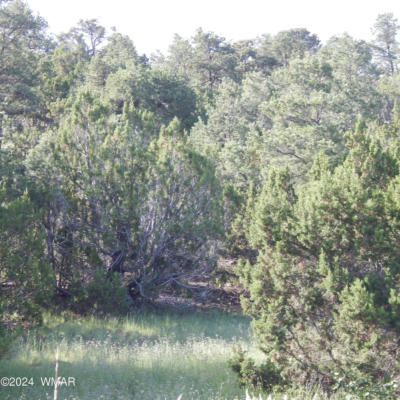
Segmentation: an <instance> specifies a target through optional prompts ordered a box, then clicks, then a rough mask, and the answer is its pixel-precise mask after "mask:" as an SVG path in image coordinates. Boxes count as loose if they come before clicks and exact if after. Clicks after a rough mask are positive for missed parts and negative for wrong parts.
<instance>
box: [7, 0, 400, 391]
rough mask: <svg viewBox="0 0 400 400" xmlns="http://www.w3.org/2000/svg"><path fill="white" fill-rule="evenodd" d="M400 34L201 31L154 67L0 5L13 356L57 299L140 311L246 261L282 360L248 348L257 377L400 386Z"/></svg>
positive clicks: (273, 352) (249, 300)
mask: <svg viewBox="0 0 400 400" xmlns="http://www.w3.org/2000/svg"><path fill="white" fill-rule="evenodd" d="M398 30H399V25H398V23H397V20H396V19H395V17H394V16H393V15H392V14H382V15H379V16H378V18H377V20H376V23H375V25H374V27H373V31H374V35H375V36H374V41H373V42H372V43H367V42H365V41H360V40H356V39H354V38H352V37H350V36H349V35H347V34H344V35H341V36H335V37H333V38H331V39H330V40H329V41H327V43H325V44H322V43H321V42H320V41H319V39H318V37H317V36H316V35H315V34H312V33H311V32H309V31H307V30H306V29H292V30H287V31H283V32H280V33H278V34H276V35H274V36H272V35H263V36H261V37H258V38H255V39H254V40H246V41H239V42H229V41H227V40H226V39H225V38H223V37H221V36H218V35H216V34H214V33H212V32H204V31H203V30H201V29H198V30H197V31H196V32H195V34H194V36H193V37H192V38H190V39H184V38H182V37H180V36H178V35H176V36H175V38H174V41H173V43H172V44H171V46H170V48H169V51H168V53H167V54H166V55H163V54H154V55H152V56H151V58H150V59H149V58H147V57H146V56H145V55H139V54H138V53H137V51H136V49H135V46H134V44H133V43H132V41H131V40H130V38H128V37H126V36H124V35H121V34H120V33H118V32H116V31H113V32H111V34H108V33H107V32H106V30H105V28H103V27H102V26H101V25H99V23H98V21H96V20H81V21H80V22H79V23H78V25H77V26H76V27H73V28H72V29H71V30H70V31H69V32H66V33H64V34H61V35H59V36H58V37H56V38H54V37H52V36H51V35H49V34H48V32H47V30H46V22H45V21H44V20H43V19H42V18H41V17H39V16H35V15H34V14H33V13H32V11H31V10H30V9H29V7H28V5H27V4H26V3H24V2H23V1H21V0H0V56H1V57H0V284H1V288H0V309H1V311H2V320H1V322H2V323H1V326H0V338H1V340H0V352H1V351H2V348H3V347H4V348H5V347H6V345H7V343H8V339H7V332H8V331H10V330H12V328H14V327H16V326H21V325H22V326H25V325H24V324H33V323H38V322H40V319H41V313H42V310H43V309H44V308H51V307H60V306H63V307H69V308H71V309H73V310H75V311H77V312H82V313H90V312H92V311H95V312H99V313H124V312H126V311H127V310H128V309H129V308H130V307H136V306H138V305H140V304H142V302H143V301H151V300H152V299H155V298H157V296H158V293H159V290H160V289H162V288H166V287H169V288H171V289H173V288H175V289H176V288H179V287H182V288H184V289H185V290H192V291H193V290H194V291H196V290H197V291H198V290H199V286H196V285H195V282H198V281H199V280H203V281H206V280H207V279H209V277H210V276H212V275H213V274H212V273H213V272H215V271H216V270H217V271H219V273H221V271H222V272H227V273H228V274H232V271H233V268H232V267H233V266H235V268H234V270H235V272H236V274H237V275H238V276H239V277H240V279H241V281H242V283H243V284H244V286H245V288H246V290H247V294H246V295H245V296H244V298H243V307H244V309H245V311H246V312H247V313H249V314H250V315H251V316H252V317H253V320H254V321H253V327H254V332H255V337H256V339H257V342H258V345H259V347H260V349H262V351H263V352H264V353H265V357H266V361H265V362H264V363H263V364H262V365H257V363H256V362H254V361H253V360H251V359H250V358H248V357H247V355H246V354H245V353H244V352H241V351H239V352H238V354H237V355H236V358H235V359H233V360H232V367H233V369H234V370H235V371H236V372H238V374H239V377H240V379H241V381H242V383H243V384H253V385H255V386H258V387H259V388H262V389H265V390H268V389H270V388H272V387H274V386H277V385H278V386H279V385H293V386H296V385H302V384H305V383H307V384H318V385H320V386H321V387H322V388H323V389H324V390H326V391H333V390H335V389H338V388H339V387H340V386H346V385H347V387H348V388H350V387H353V388H358V389H359V388H368V387H369V389H368V390H370V391H371V390H375V392H374V393H375V394H374V395H375V396H378V395H382V396H386V398H389V396H392V395H393V396H394V394H393V393H394V392H395V390H396V388H395V385H394V383H393V382H395V380H396V379H398V378H399V375H400V365H399V360H398V341H399V335H400V330H399V329H400V327H399V322H398V321H399V317H400V315H399V313H400V287H399V282H400V280H399V278H400V265H399V252H400V238H399V228H400V227H399V220H400V199H399V193H400V189H399V188H400V173H399V172H400V171H399V162H400V135H399V132H400V113H399V108H398V102H399V100H400V85H399V82H400V71H399V70H398V68H399V61H398V57H399V51H400V50H399V43H398V41H397V38H396V36H397V32H398ZM224 269H225V271H223V270H224ZM204 293H206V292H204ZM371 385H372V386H371ZM385 385H386V386H385ZM371 388H372V389H371ZM373 388H375V389H373ZM358 389H357V390H358ZM349 390H350V389H349ZM366 390H367V389H366ZM378 392H379V393H381V394H379V393H378ZM371 393H372V392H371Z"/></svg>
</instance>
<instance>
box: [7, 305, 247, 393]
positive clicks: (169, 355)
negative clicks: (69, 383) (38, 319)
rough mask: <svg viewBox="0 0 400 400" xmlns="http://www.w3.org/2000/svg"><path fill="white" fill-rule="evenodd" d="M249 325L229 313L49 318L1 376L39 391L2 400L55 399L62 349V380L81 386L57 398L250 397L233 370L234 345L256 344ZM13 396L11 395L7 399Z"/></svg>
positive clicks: (17, 349) (19, 390)
mask: <svg viewBox="0 0 400 400" xmlns="http://www.w3.org/2000/svg"><path fill="white" fill-rule="evenodd" d="M250 332H251V331H250V328H249V321H248V319H247V318H244V317H241V316H230V315H224V314H213V313H210V314H196V313H195V314H185V315H179V314H177V313H168V314H165V315H159V314H155V313H153V314H148V315H139V316H136V317H133V318H126V319H122V320H118V319H115V318H110V319H104V320H103V319H97V318H85V319H72V320H71V319H65V318H62V317H54V316H46V318H45V324H44V327H42V328H41V329H40V330H38V331H35V332H30V333H28V334H27V335H25V336H24V337H23V338H21V339H20V340H19V341H18V342H17V343H15V345H14V347H13V349H12V350H11V351H10V353H9V354H8V355H7V357H6V358H5V359H3V360H2V361H1V363H0V375H1V376H20V377H22V376H26V377H33V378H34V382H35V385H34V386H33V387H31V386H28V387H23V388H21V387H14V388H2V389H1V398H9V399H20V398H27V399H50V398H52V396H53V392H52V388H46V387H45V388H44V387H42V386H41V381H40V377H46V376H52V375H53V371H54V360H55V352H56V349H57V347H58V348H59V359H60V363H59V375H60V376H65V377H69V376H72V377H75V378H76V386H75V387H61V388H59V399H82V400H83V399H102V398H104V399H143V400H146V399H176V398H177V397H178V396H179V395H180V394H181V393H184V397H182V399H212V398H215V399H225V398H226V399H234V398H239V397H240V398H244V391H243V390H242V389H241V388H239V386H238V384H237V382H236V377H235V376H234V374H233V373H232V372H231V371H230V370H229V368H228V367H227V364H226V362H227V360H228V358H229V357H230V356H231V349H232V346H233V344H234V343H236V342H238V341H239V342H241V343H242V346H244V347H249V346H250V345H251V333H250ZM7 396H8V397H7Z"/></svg>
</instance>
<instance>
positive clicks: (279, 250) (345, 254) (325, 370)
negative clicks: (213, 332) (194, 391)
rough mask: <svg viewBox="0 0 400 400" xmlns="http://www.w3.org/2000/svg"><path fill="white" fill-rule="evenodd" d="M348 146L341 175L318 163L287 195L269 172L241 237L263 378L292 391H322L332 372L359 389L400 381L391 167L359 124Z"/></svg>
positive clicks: (398, 240)
mask: <svg viewBox="0 0 400 400" xmlns="http://www.w3.org/2000/svg"><path fill="white" fill-rule="evenodd" d="M348 146H349V155H348V156H347V159H346V160H345V161H344V163H343V164H342V165H340V166H338V167H337V168H336V169H335V170H333V171H331V170H330V169H329V167H328V163H326V162H321V159H319V160H318V163H316V165H315V166H314V168H313V171H312V175H311V178H310V181H309V182H308V183H306V184H304V186H303V187H302V188H301V189H300V190H298V191H297V192H296V193H295V190H294V188H293V185H292V184H291V176H290V174H289V173H288V171H273V172H271V174H270V178H269V181H268V182H267V183H266V185H265V186H264V188H263V190H262V192H261V193H260V195H259V196H258V198H257V199H256V202H255V206H254V208H253V209H252V210H251V218H250V225H249V227H248V228H247V236H248V240H249V242H250V243H251V245H252V246H253V247H254V248H256V249H257V250H258V252H259V256H258V260H257V262H256V263H255V264H254V265H252V264H251V263H250V262H247V263H246V264H243V263H242V264H241V265H239V267H238V268H237V271H238V274H239V275H240V277H241V280H242V282H243V283H244V285H245V286H246V287H247V289H248V290H249V297H248V298H245V299H243V307H244V309H245V310H246V311H247V312H248V313H249V314H250V315H251V316H252V317H253V328H254V332H255V336H256V339H257V341H258V344H259V347H260V349H261V350H262V351H263V352H264V353H265V355H266V358H267V360H268V363H269V364H268V365H269V368H270V369H272V370H274V371H277V373H279V374H280V375H281V376H282V378H283V379H284V380H285V381H290V382H291V384H292V385H294V386H300V385H304V384H305V383H308V384H315V385H319V386H321V387H323V388H324V390H326V391H330V390H332V389H333V388H335V387H337V383H338V375H335V374H334V372H335V371H336V372H338V371H339V374H340V376H342V377H343V381H342V385H347V386H348V385H350V383H351V382H353V383H354V382H358V384H357V385H358V386H359V387H360V388H361V387H362V388H364V386H363V385H361V382H367V383H372V382H373V385H374V386H375V387H378V386H382V387H383V386H384V385H386V384H387V383H389V382H391V381H393V379H395V378H398V377H399V376H400V370H399V364H398V359H397V352H398V341H399V334H400V329H399V323H398V321H399V319H400V308H399V304H400V296H399V289H400V287H399V282H400V279H399V278H400V260H399V257H398V254H399V251H400V237H399V235H398V229H399V227H400V226H399V222H398V221H399V220H400V176H399V168H398V161H397V159H396V158H395V157H393V156H392V155H391V154H393V152H391V149H385V148H384V147H383V146H382V145H381V143H379V142H378V141H376V140H374V139H371V137H370V134H369V133H368V132H367V131H366V128H365V127H363V126H362V124H359V125H358V127H357V129H356V131H355V133H353V134H352V135H350V136H349V138H348ZM322 158H323V157H322ZM241 365H244V361H241ZM246 369H250V370H253V371H254V373H255V371H256V367H255V366H254V365H253V364H251V363H250V362H247V364H246ZM237 372H238V373H239V375H240V376H241V379H243V377H246V376H247V380H248V381H252V380H253V378H252V377H251V374H248V373H246V374H243V372H242V369H240V370H238V371H237ZM274 377H275V375H270V374H266V375H263V376H262V379H266V380H267V382H266V383H262V384H261V385H262V386H268V385H272V384H273V383H274V382H275V381H274V379H275V378H274ZM257 384H259V383H257ZM357 385H355V386H357ZM373 385H372V386H373ZM367 386H368V385H367ZM372 386H371V385H370V386H368V387H372ZM397 394H398V393H397Z"/></svg>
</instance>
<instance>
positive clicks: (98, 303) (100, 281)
mask: <svg viewBox="0 0 400 400" xmlns="http://www.w3.org/2000/svg"><path fill="white" fill-rule="evenodd" d="M75 308H76V311H78V312H80V313H83V314H87V313H91V314H97V315H111V314H113V315H124V314H126V313H127V312H128V310H129V296H128V292H127V288H126V286H125V285H124V284H123V283H122V281H121V278H120V276H119V274H118V273H109V274H107V273H106V272H105V271H104V270H101V269H98V270H96V271H95V273H94V275H93V279H92V280H91V281H90V282H89V284H88V286H87V287H86V288H81V290H80V291H79V294H78V295H77V296H76V298H75Z"/></svg>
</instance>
